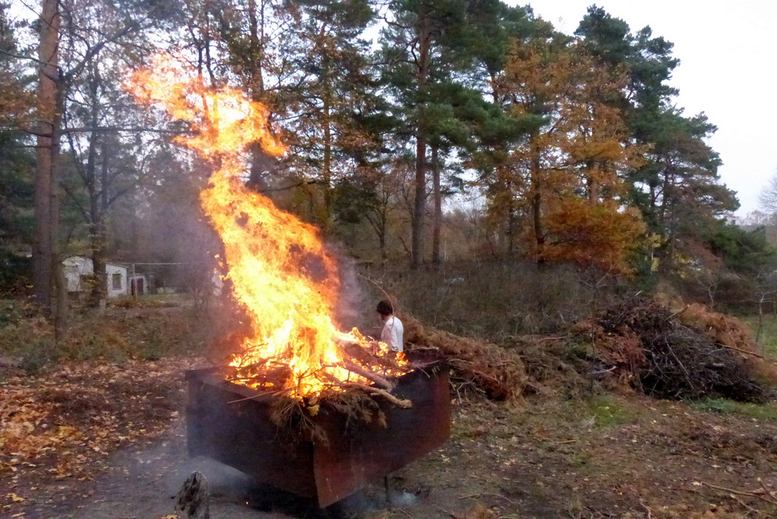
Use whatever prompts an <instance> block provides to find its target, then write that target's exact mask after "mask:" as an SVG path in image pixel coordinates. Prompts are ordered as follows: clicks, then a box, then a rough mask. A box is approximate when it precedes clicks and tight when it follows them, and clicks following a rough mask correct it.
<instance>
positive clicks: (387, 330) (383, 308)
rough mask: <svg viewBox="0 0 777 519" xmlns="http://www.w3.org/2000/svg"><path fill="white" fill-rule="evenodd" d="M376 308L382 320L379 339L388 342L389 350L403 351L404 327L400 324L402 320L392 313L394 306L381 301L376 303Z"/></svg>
mask: <svg viewBox="0 0 777 519" xmlns="http://www.w3.org/2000/svg"><path fill="white" fill-rule="evenodd" d="M376 310H377V311H378V314H379V315H380V319H381V321H383V330H382V331H381V332H380V340H381V341H383V342H385V343H386V344H388V346H389V348H391V351H395V352H400V351H403V350H404V344H405V342H404V334H405V328H404V326H402V321H400V320H399V318H398V317H396V316H395V315H394V307H393V306H392V305H391V303H390V302H388V301H381V302H379V303H378V308H377V309H376Z"/></svg>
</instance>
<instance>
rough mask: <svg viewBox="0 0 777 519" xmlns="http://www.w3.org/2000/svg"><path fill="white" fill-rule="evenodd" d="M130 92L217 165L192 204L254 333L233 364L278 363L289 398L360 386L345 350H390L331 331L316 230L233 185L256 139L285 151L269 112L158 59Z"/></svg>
mask: <svg viewBox="0 0 777 519" xmlns="http://www.w3.org/2000/svg"><path fill="white" fill-rule="evenodd" d="M128 88H129V90H130V91H131V92H132V93H133V94H134V95H135V96H136V97H137V98H138V99H139V100H141V101H142V102H145V103H149V104H157V105H160V106H161V107H162V108H163V109H164V110H165V111H166V112H167V113H169V114H170V116H171V117H173V118H174V119H178V120H181V121H186V122H188V123H189V124H190V126H191V127H192V128H193V130H194V133H193V134H192V135H186V136H179V137H177V139H176V140H177V142H178V143H180V144H182V145H184V146H186V147H188V148H191V149H193V150H195V151H196V152H197V153H198V154H200V155H201V156H202V157H204V158H207V159H210V160H212V161H213V162H214V163H216V164H217V169H216V171H215V172H213V174H212V175H211V177H210V179H209V183H208V186H207V187H206V188H205V189H204V190H203V191H202V192H201V194H200V203H201V205H202V208H203V210H204V212H205V214H206V215H207V216H208V218H209V219H210V221H211V223H212V224H213V226H214V227H215V229H216V231H217V232H218V234H219V235H220V237H221V240H222V241H223V244H224V253H225V257H224V262H225V264H226V267H227V274H226V276H225V277H226V279H229V280H230V281H231V285H232V287H233V292H234V296H235V298H236V299H237V301H239V302H240V303H241V305H242V306H243V307H244V308H245V310H246V312H247V314H248V316H249V317H250V319H251V327H252V333H251V335H250V336H249V337H247V338H246V339H245V341H244V343H243V345H242V350H243V351H242V353H241V354H238V355H236V356H235V357H234V359H233V360H232V362H231V365H232V366H234V367H237V368H241V367H246V366H252V365H260V364H262V363H266V362H267V361H268V360H273V361H279V362H281V363H283V364H284V365H285V366H288V368H289V370H290V372H291V376H290V377H289V378H287V379H286V381H285V386H286V387H285V389H287V390H289V391H290V392H291V394H293V395H294V396H297V397H301V396H308V395H316V394H319V393H320V392H321V391H322V390H324V389H325V388H327V387H333V385H332V381H341V382H342V381H355V382H364V381H365V379H364V378H362V377H360V376H359V375H357V374H356V373H354V371H353V370H349V369H346V367H343V366H344V363H343V350H342V345H343V343H350V344H357V345H359V346H360V347H365V346H368V345H369V346H370V348H371V349H372V350H373V353H376V354H377V355H379V356H381V357H385V356H386V355H387V352H388V349H387V347H386V345H385V344H382V343H369V344H368V340H367V339H366V338H365V337H364V336H362V335H361V334H360V333H359V332H358V331H357V330H355V329H354V330H353V331H351V332H349V333H343V332H340V331H338V329H337V327H336V326H335V323H334V320H333V317H332V316H333V315H334V306H335V303H336V301H337V297H338V292H339V288H340V287H339V273H338V267H337V264H336V262H335V260H334V258H333V257H332V255H331V254H330V253H329V252H328V251H327V249H326V247H325V245H324V244H323V242H322V240H321V238H320V236H319V234H318V231H317V230H316V228H314V227H313V226H311V225H309V224H307V223H305V222H303V221H301V220H300V219H299V218H297V217H295V216H294V215H292V214H289V213H287V212H284V211H282V210H280V209H278V208H277V207H275V205H274V204H273V203H272V201H271V200H270V199H269V198H267V197H265V196H263V195H261V194H259V193H256V192H254V191H251V190H249V189H248V188H246V186H245V184H244V182H243V181H242V180H241V176H242V173H243V172H244V171H245V166H246V160H245V159H246V156H245V155H246V149H247V148H248V146H249V145H250V144H252V143H254V142H259V143H260V144H261V146H262V148H263V149H264V150H265V151H266V152H267V153H268V154H271V155H280V154H283V153H284V152H285V147H284V145H283V144H282V143H281V142H280V141H279V140H278V139H277V138H276V137H275V136H274V135H272V133H270V131H269V129H268V122H267V115H268V110H267V108H266V107H265V106H264V105H262V104H261V103H257V102H254V101H251V100H249V99H248V98H247V97H246V96H245V95H244V94H243V93H242V92H241V91H239V90H236V89H234V88H229V87H223V88H218V89H215V88H210V87H208V86H207V85H205V84H204V83H203V81H202V79H201V78H200V77H198V76H197V75H195V74H192V73H190V72H188V71H187V70H186V69H184V68H183V67H182V66H181V65H179V64H178V62H177V61H174V60H172V59H169V58H163V57H158V58H157V59H155V60H154V62H153V65H152V66H151V67H150V68H148V69H144V70H139V71H136V72H135V73H134V74H133V75H132V77H131V80H130V82H129V84H128ZM345 365H347V363H346V364H345ZM356 371H359V370H358V369H357V370H356ZM247 384H248V385H252V384H251V383H250V382H247ZM334 387H336V385H335V386H334Z"/></svg>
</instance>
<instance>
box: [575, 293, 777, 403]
mask: <svg viewBox="0 0 777 519" xmlns="http://www.w3.org/2000/svg"><path fill="white" fill-rule="evenodd" d="M681 313H682V312H675V313H673V312H671V311H670V310H669V309H668V308H667V307H665V306H662V305H661V304H659V303H657V302H655V301H653V300H651V299H648V298H635V299H631V300H629V301H626V302H623V303H620V304H617V305H614V306H612V307H610V308H608V309H607V310H605V311H603V312H602V313H600V314H599V315H597V316H594V317H593V318H591V319H588V320H586V321H583V322H581V323H578V324H577V325H576V326H575V327H574V330H573V331H574V332H575V333H576V334H577V335H578V337H581V338H584V339H587V340H589V341H590V342H591V343H592V344H593V357H594V361H595V362H597V363H599V364H601V365H603V367H605V368H606V370H607V371H608V372H610V373H611V377H614V380H616V381H618V382H619V383H627V384H629V385H630V386H631V387H634V388H635V389H638V390H640V391H642V392H644V393H645V394H647V395H651V396H655V397H658V398H670V399H699V398H706V397H723V398H730V399H733V400H740V401H762V400H764V399H765V398H766V397H767V389H766V387H765V386H764V385H763V384H762V383H761V382H759V381H758V380H757V377H756V376H755V371H754V369H753V366H752V362H751V358H752V357H753V354H754V351H753V350H752V348H751V347H750V346H749V345H746V344H742V343H738V344H739V346H742V347H737V349H733V348H732V347H729V345H728V344H726V343H724V342H722V341H721V340H720V339H719V338H718V337H717V336H716V335H715V334H713V333H710V332H709V331H708V330H706V329H698V328H696V327H694V326H689V325H687V324H685V323H684V322H682V321H681V320H680V319H679V318H678V316H679V315H680V314H681Z"/></svg>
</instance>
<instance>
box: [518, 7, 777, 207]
mask: <svg viewBox="0 0 777 519" xmlns="http://www.w3.org/2000/svg"><path fill="white" fill-rule="evenodd" d="M510 3H513V4H521V5H523V4H525V2H510ZM593 3H596V5H598V6H600V7H603V8H604V9H605V10H606V11H607V12H608V13H610V14H611V15H612V16H615V17H617V18H622V19H623V20H625V21H626V22H627V23H628V24H629V27H631V29H632V31H636V30H638V29H640V28H642V27H644V26H645V25H649V26H650V27H651V28H652V29H653V34H654V35H655V36H663V37H664V38H666V39H667V40H669V41H671V42H673V43H674V44H675V46H674V55H675V57H677V58H679V59H680V65H679V66H678V67H677V68H676V69H675V72H674V77H673V79H672V84H673V86H674V87H675V88H678V89H679V90H680V95H679V97H678V99H677V104H678V106H682V107H685V109H686V114H687V115H692V114H696V113H699V112H705V113H706V114H707V115H708V116H709V119H710V122H712V123H713V124H715V125H716V126H717V127H718V131H717V133H716V134H715V136H714V137H712V138H711V139H710V141H709V144H710V145H711V146H712V147H713V148H714V149H715V150H716V151H717V152H718V153H720V156H721V158H722V159H723V167H722V168H721V170H720V174H721V177H722V179H723V182H724V183H725V184H726V185H728V186H729V187H730V188H732V189H734V190H735V191H736V192H737V193H738V197H739V201H740V203H741V205H742V207H741V208H740V209H739V211H737V214H738V215H745V214H747V213H749V212H750V211H753V210H755V209H758V208H759V203H758V196H759V193H760V191H761V189H762V188H763V186H764V185H765V184H766V182H767V181H768V179H769V178H770V177H771V176H772V175H774V174H777V140H776V139H775V136H776V135H777V88H775V87H777V84H776V83H777V81H776V80H777V0H737V1H733V0H649V1H648V0H643V1H639V0H598V1H596V2H594V1H593V0H533V1H530V2H529V4H530V5H531V6H532V8H533V9H534V13H535V14H536V15H538V16H541V17H542V18H544V19H545V20H548V21H550V22H552V23H553V25H554V26H555V27H556V28H557V29H559V30H561V31H563V32H565V33H567V34H571V33H572V32H574V30H575V29H576V28H577V25H578V23H579V21H580V19H581V18H582V17H583V15H584V14H585V11H586V9H587V7H588V6H589V5H591V4H593Z"/></svg>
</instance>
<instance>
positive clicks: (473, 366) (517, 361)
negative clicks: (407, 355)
mask: <svg viewBox="0 0 777 519" xmlns="http://www.w3.org/2000/svg"><path fill="white" fill-rule="evenodd" d="M403 321H404V322H405V341H406V342H407V343H408V346H407V347H408V350H409V351H410V352H416V353H430V354H432V355H435V354H436V355H438V356H440V357H442V358H444V359H446V361H447V362H448V365H449V366H450V367H451V382H452V384H453V385H454V387H462V388H472V389H475V390H476V391H479V392H482V393H483V394H485V395H486V396H487V397H488V398H491V399H494V400H509V399H513V398H517V397H519V396H520V395H521V394H522V392H523V389H524V387H525V385H526V382H527V377H526V372H525V370H524V366H523V362H522V361H521V358H520V357H519V356H518V355H517V354H515V353H513V352H510V351H508V350H505V349H504V348H501V347H499V346H497V345H496V344H493V343H489V342H484V341H479V340H476V339H471V338H467V337H461V336H458V335H454V334H452V333H449V332H444V331H442V330H437V329H435V328H431V327H424V326H422V325H421V323H419V322H418V321H417V320H415V319H413V318H412V317H408V316H403Z"/></svg>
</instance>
